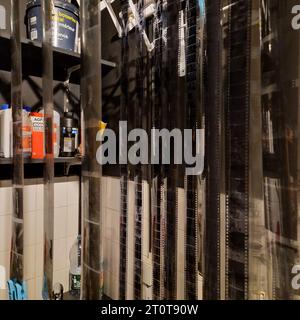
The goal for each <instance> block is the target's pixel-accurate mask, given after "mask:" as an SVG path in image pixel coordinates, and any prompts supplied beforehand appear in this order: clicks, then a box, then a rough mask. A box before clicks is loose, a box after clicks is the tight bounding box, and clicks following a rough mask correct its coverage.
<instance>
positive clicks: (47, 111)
mask: <svg viewBox="0 0 300 320" xmlns="http://www.w3.org/2000/svg"><path fill="white" fill-rule="evenodd" d="M52 10H53V2H52V1H45V0H43V1H42V13H43V34H44V37H43V46H42V51H43V107H44V128H45V165H44V285H43V298H44V299H45V300H47V299H52V286H53V250H54V248H53V245H54V153H53V133H52V130H53V48H52V24H51V19H52Z"/></svg>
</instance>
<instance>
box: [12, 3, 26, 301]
mask: <svg viewBox="0 0 300 320" xmlns="http://www.w3.org/2000/svg"><path fill="white" fill-rule="evenodd" d="M11 5H12V6H11V10H12V15H11V19H12V24H11V26H12V34H11V52H12V55H11V66H12V69H11V107H12V119H13V216H12V241H11V257H10V280H9V281H8V289H9V297H10V299H19V300H25V299H26V298H27V290H26V283H25V282H24V278H23V277H24V211H23V209H24V207H23V202H24V200H23V193H24V164H23V146H22V122H23V121H22V115H23V113H22V112H23V110H22V51H21V29H20V28H21V16H20V3H19V1H17V0H14V1H11ZM16 287H20V288H19V289H18V290H14V288H16ZM20 289H21V290H20ZM12 291H15V292H17V293H22V294H21V295H19V294H17V297H14V295H13V292H12Z"/></svg>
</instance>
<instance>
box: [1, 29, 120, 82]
mask: <svg viewBox="0 0 300 320" xmlns="http://www.w3.org/2000/svg"><path fill="white" fill-rule="evenodd" d="M0 57H1V58H0V70H4V71H9V72H10V71H11V48H10V35H9V34H8V33H7V32H3V31H2V32H0ZM22 60H23V66H22V68H23V75H27V76H35V77H42V74H43V70H42V65H43V63H42V44H41V43H40V42H37V41H31V40H29V39H24V38H23V39H22ZM53 63H54V70H53V72H54V74H53V77H54V80H57V81H65V80H66V78H67V75H68V69H70V68H73V67H76V66H78V67H79V70H77V71H75V72H74V73H72V76H71V79H70V82H71V83H74V84H80V63H81V59H80V55H79V54H78V53H74V52H72V51H68V50H63V49H60V48H53ZM101 63H102V75H103V76H105V75H106V74H107V73H108V72H109V71H111V70H112V69H113V68H115V67H116V63H114V62H111V61H107V60H101Z"/></svg>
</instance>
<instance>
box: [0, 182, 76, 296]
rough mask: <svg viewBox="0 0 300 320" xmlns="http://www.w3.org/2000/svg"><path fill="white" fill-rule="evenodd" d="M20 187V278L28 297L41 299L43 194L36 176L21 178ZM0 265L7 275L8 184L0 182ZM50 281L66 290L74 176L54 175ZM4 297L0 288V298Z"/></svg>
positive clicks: (72, 237)
mask: <svg viewBox="0 0 300 320" xmlns="http://www.w3.org/2000/svg"><path fill="white" fill-rule="evenodd" d="M25 183H26V186H25V188H24V278H25V280H26V281H27V285H28V296H29V299H42V295H41V293H42V280H43V205H44V204H43V195H44V193H43V192H44V186H43V184H42V181H41V180H40V179H30V180H26V181H25ZM0 204H1V205H0V265H3V266H4V267H5V269H6V276H7V277H8V276H9V260H10V240H11V214H12V187H11V182H9V181H1V182H0ZM54 210H55V215H54V230H55V233H54V275H53V276H54V283H55V282H59V283H62V285H63V286H64V289H65V291H68V290H69V251H70V248H71V246H72V245H73V243H74V242H75V240H76V237H77V234H78V213H79V180H78V177H68V178H67V177H66V178H58V179H56V181H55V185H54ZM2 299H7V292H6V290H0V300H2Z"/></svg>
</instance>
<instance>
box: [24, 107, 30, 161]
mask: <svg viewBox="0 0 300 320" xmlns="http://www.w3.org/2000/svg"><path fill="white" fill-rule="evenodd" d="M30 112H31V107H28V106H24V107H23V124H22V135H23V137H22V146H23V155H24V157H26V158H29V157H31V151H32V132H31V119H30Z"/></svg>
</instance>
